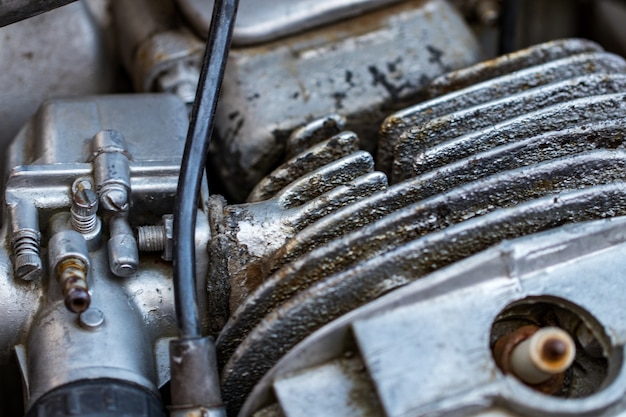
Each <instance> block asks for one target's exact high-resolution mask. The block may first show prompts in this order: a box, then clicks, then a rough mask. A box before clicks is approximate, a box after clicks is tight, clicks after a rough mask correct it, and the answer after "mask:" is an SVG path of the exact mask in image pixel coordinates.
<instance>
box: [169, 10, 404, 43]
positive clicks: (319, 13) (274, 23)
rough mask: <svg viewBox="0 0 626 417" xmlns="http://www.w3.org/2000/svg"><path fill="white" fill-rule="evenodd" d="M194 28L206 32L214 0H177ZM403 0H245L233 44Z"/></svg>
mask: <svg viewBox="0 0 626 417" xmlns="http://www.w3.org/2000/svg"><path fill="white" fill-rule="evenodd" d="M177 1H178V4H179V5H180V7H181V9H182V10H183V12H184V13H185V15H186V17H187V18H188V19H189V21H190V22H191V24H192V25H193V27H194V29H195V30H196V32H197V33H198V34H200V35H201V36H203V37H204V36H206V34H207V33H209V25H210V24H211V10H212V9H213V0H177ZM399 1H402V0H244V1H242V2H241V5H240V6H239V13H238V15H237V25H236V26H235V30H234V32H233V45H234V46H241V45H252V44H259V43H262V42H268V41H273V40H275V39H277V38H281V37H284V36H289V35H295V34H299V33H301V32H304V31H306V30H308V29H312V28H315V27H318V26H323V25H328V24H331V23H335V22H337V21H339V20H342V19H346V18H349V17H354V16H358V15H360V14H363V13H365V12H369V11H372V10H375V9H378V8H381V7H383V6H387V5H390V4H392V3H398V2H399Z"/></svg>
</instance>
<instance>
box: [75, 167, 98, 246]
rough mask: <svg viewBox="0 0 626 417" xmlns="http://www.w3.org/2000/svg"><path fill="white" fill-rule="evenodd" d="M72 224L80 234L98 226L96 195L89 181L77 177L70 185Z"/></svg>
mask: <svg viewBox="0 0 626 417" xmlns="http://www.w3.org/2000/svg"><path fill="white" fill-rule="evenodd" d="M70 212H71V214H72V226H73V227H74V229H75V230H76V231H77V232H79V233H81V234H84V235H86V234H90V233H92V232H93V231H95V230H96V229H97V227H98V216H97V212H98V195H97V194H96V192H95V191H94V190H93V186H92V185H91V181H89V180H86V179H80V178H79V179H78V180H76V181H75V182H74V184H73V185H72V207H71V209H70Z"/></svg>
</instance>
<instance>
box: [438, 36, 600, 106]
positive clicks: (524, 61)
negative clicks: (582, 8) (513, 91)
mask: <svg viewBox="0 0 626 417" xmlns="http://www.w3.org/2000/svg"><path fill="white" fill-rule="evenodd" d="M601 50H602V47H601V46H600V45H598V44H597V43H594V42H591V41H588V40H586V39H563V40H556V41H550V42H545V43H541V44H539V45H535V46H531V47H529V48H526V49H522V50H519V51H516V52H513V53H510V54H507V55H503V56H501V57H498V58H494V59H492V60H489V61H486V62H481V63H478V64H476V65H473V66H471V67H467V68H463V69H461V70H459V71H455V72H452V73H449V74H445V75H442V76H441V77H437V78H436V79H435V80H434V81H433V82H432V83H431V84H430V86H429V87H428V92H429V93H430V95H431V96H432V97H435V96H440V95H442V94H446V93H450V92H452V91H456V90H460V89H462V88H465V87H468V86H470V85H473V84H478V83H480V82H483V81H487V80H489V79H491V78H496V77H498V76H501V75H504V74H509V73H512V72H514V71H518V70H521V69H524V68H528V67H530V66H533V65H540V64H543V63H545V62H549V61H555V60H557V59H560V58H564V57H567V56H572V55H578V54H581V53H586V52H597V51H601Z"/></svg>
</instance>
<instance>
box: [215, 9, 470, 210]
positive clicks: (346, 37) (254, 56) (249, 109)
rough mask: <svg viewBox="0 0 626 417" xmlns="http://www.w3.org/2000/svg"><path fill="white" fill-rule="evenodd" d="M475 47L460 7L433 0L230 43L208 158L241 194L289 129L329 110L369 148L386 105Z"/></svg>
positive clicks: (408, 96) (466, 59)
mask: <svg viewBox="0 0 626 417" xmlns="http://www.w3.org/2000/svg"><path fill="white" fill-rule="evenodd" d="M285 4H286V3H285ZM289 4H291V2H289ZM242 7H245V6H243V5H242ZM268 12H272V13H273V11H271V10H268ZM480 56H481V53H480V51H479V47H478V44H477V42H476V40H475V38H474V36H473V34H472V33H471V32H470V31H469V29H468V27H467V26H466V25H465V23H464V22H463V20H462V17H461V16H460V15H459V14H458V12H457V11H456V10H455V9H454V8H452V7H451V6H450V5H449V4H448V3H447V2H446V1H442V0H426V1H423V0H411V1H405V2H399V3H397V4H393V5H391V6H388V7H385V8H383V9H380V10H378V11H376V12H372V13H370V14H366V15H362V16H359V17H356V18H353V19H349V20H346V21H342V22H338V23H334V24H332V25H329V26H324V27H320V28H318V29H315V30H312V31H310V32H307V33H302V34H299V35H297V36H292V37H291V38H289V40H288V41H283V40H276V41H273V42H270V43H265V44H262V45H259V46H254V47H246V48H233V50H232V51H231V54H230V57H229V63H228V69H227V71H226V76H225V78H224V89H223V91H222V96H221V103H220V107H219V109H218V113H217V126H216V138H215V140H214V141H213V142H212V145H211V146H212V151H211V152H212V161H213V162H212V164H213V166H215V169H216V170H217V171H218V173H219V174H220V177H221V179H222V181H223V183H224V185H225V186H226V187H227V191H228V192H229V193H230V194H231V195H232V196H233V198H236V199H238V200H239V201H245V200H246V198H247V196H248V195H249V193H250V192H251V191H252V189H253V188H254V186H255V185H256V184H257V183H258V182H259V181H260V180H261V179H262V178H263V177H265V176H266V175H267V174H268V173H269V172H270V171H271V170H272V169H273V168H274V167H275V166H276V165H278V164H279V163H280V161H281V158H282V157H283V156H284V154H285V152H286V149H285V143H286V142H287V139H288V138H289V136H290V135H291V133H292V132H293V131H294V130H296V129H298V128H300V127H301V126H302V125H303V123H304V122H305V121H310V120H312V119H317V118H321V117H324V116H326V115H327V114H329V113H339V114H341V115H342V116H343V117H345V119H346V120H347V123H346V125H345V129H347V130H351V131H354V132H355V133H356V134H357V135H358V136H359V137H360V138H361V147H362V148H363V149H365V150H369V151H371V150H373V149H374V148H375V146H376V141H377V138H378V130H379V126H380V123H381V121H382V120H383V119H384V117H385V116H386V115H387V114H388V113H389V111H390V109H394V108H400V107H404V104H403V103H406V101H407V100H416V99H417V97H419V96H420V94H422V93H423V91H422V90H423V89H424V88H425V87H426V86H427V85H428V83H429V81H430V80H432V79H433V78H435V77H437V76H439V75H441V74H443V73H445V72H447V71H450V70H453V69H455V68H460V67H463V66H465V65H468V64H471V63H474V62H476V61H477V60H478V59H479V58H480ZM337 62H341V63H342V65H337Z"/></svg>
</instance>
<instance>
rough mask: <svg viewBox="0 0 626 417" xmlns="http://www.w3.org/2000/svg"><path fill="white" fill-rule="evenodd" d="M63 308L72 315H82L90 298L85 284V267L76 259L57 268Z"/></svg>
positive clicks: (71, 259) (67, 261)
mask: <svg viewBox="0 0 626 417" xmlns="http://www.w3.org/2000/svg"><path fill="white" fill-rule="evenodd" d="M57 274H58V277H59V283H60V284H61V289H62V291H63V297H64V301H65V307H66V308H67V309H68V310H69V311H71V312H72V313H82V312H83V311H85V310H87V308H89V304H90V303H91V296H90V295H89V286H88V284H87V266H86V265H85V263H84V262H83V261H82V260H80V259H78V258H68V259H65V260H64V261H62V262H61V263H60V264H59V266H58V267H57Z"/></svg>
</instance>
